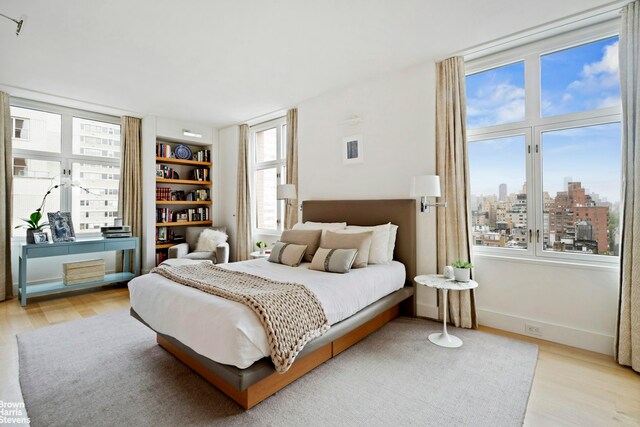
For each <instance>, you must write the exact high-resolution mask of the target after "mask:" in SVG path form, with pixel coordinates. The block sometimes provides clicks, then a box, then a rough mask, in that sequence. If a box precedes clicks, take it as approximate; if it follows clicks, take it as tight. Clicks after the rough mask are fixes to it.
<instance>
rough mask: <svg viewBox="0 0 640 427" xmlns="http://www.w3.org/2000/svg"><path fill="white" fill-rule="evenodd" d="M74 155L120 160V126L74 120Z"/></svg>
mask: <svg viewBox="0 0 640 427" xmlns="http://www.w3.org/2000/svg"><path fill="white" fill-rule="evenodd" d="M73 154H84V155H85V156H97V157H109V158H114V159H119V158H120V125H116V124H113V123H106V122H98V121H95V120H87V119H79V118H77V117H74V118H73Z"/></svg>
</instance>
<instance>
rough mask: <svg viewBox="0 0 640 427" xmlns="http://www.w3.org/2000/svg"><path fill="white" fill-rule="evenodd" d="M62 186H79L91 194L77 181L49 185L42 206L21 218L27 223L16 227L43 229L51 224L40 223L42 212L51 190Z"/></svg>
mask: <svg viewBox="0 0 640 427" xmlns="http://www.w3.org/2000/svg"><path fill="white" fill-rule="evenodd" d="M60 187H78V188H80V189H81V190H83V191H84V192H86V193H89V194H91V192H90V191H89V190H87V189H86V188H84V187H82V186H81V185H80V184H78V183H76V182H66V183H63V184H55V185H52V186H51V187H49V189H48V190H47V192H46V193H44V197H43V198H42V203H40V207H39V208H38V209H36V210H35V212H32V213H31V215H29V218H28V219H27V218H21V219H22V220H23V221H24V222H26V224H20V225H16V226H15V228H26V229H27V230H37V231H41V230H42V229H43V228H44V227H46V226H47V225H49V223H48V222H43V223H42V224H41V223H40V220H41V219H42V212H44V204H45V203H46V202H47V197H49V194H51V192H52V191H53V190H55V189H56V188H60Z"/></svg>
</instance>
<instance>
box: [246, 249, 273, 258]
mask: <svg viewBox="0 0 640 427" xmlns="http://www.w3.org/2000/svg"><path fill="white" fill-rule="evenodd" d="M269 255H271V251H269V253H266V252H262V253H260V251H255V252H251V253H250V254H249V256H250V257H251V259H258V258H269Z"/></svg>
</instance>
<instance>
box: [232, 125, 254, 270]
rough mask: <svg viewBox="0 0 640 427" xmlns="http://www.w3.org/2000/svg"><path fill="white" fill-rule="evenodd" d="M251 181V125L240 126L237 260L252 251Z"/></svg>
mask: <svg viewBox="0 0 640 427" xmlns="http://www.w3.org/2000/svg"><path fill="white" fill-rule="evenodd" d="M249 183H250V181H249V126H248V125H241V126H240V138H239V141H238V189H237V192H236V230H237V237H236V249H235V256H236V259H235V260H236V261H244V260H247V259H249V253H250V252H251V245H252V242H251V240H252V237H251V189H250V184H249Z"/></svg>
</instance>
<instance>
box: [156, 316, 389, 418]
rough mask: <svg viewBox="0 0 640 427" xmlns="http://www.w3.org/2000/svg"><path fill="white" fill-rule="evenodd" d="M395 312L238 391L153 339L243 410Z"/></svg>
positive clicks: (171, 346) (162, 341) (166, 343)
mask: <svg viewBox="0 0 640 427" xmlns="http://www.w3.org/2000/svg"><path fill="white" fill-rule="evenodd" d="M399 310H400V308H399V305H395V306H393V307H391V308H390V309H388V310H387V311H384V312H382V313H380V314H379V315H377V316H376V317H374V318H373V319H371V320H369V321H368V322H366V323H364V324H362V325H360V326H359V327H357V328H356V329H354V330H353V331H351V332H348V333H347V334H345V335H343V336H341V337H338V338H336V339H335V340H334V341H332V342H330V343H328V344H326V345H325V346H323V347H320V348H319V349H317V350H315V351H313V352H311V353H309V354H307V355H305V356H304V357H301V358H300V359H297V360H296V361H295V362H294V363H293V365H292V366H291V368H290V369H289V370H288V371H287V372H285V373H283V374H279V373H277V372H276V373H273V374H271V375H270V376H268V377H266V378H264V379H262V380H260V381H259V382H257V383H255V384H253V385H251V386H249V387H248V388H246V389H245V390H242V391H240V390H237V389H236V388H234V387H232V386H230V385H229V384H228V383H227V382H225V381H224V380H223V379H222V378H220V377H219V376H218V375H216V374H215V373H213V372H212V371H210V370H209V369H207V368H206V367H205V366H204V365H203V364H202V363H200V362H199V361H197V360H196V359H194V358H193V357H192V356H190V355H189V354H187V353H186V352H184V351H183V350H181V349H180V348H178V347H177V346H175V345H174V344H172V343H171V342H169V341H168V340H166V339H165V338H163V337H162V336H160V335H158V336H157V342H158V344H159V345H160V346H161V347H162V348H164V349H165V350H167V351H168V352H169V353H171V354H172V355H174V356H175V357H176V358H178V359H179V360H180V361H182V363H184V364H185V365H187V366H188V367H189V368H191V369H192V370H194V371H195V372H197V373H198V374H200V375H201V376H202V377H203V378H205V379H206V380H207V381H209V382H210V383H211V384H213V385H214V386H216V387H217V388H218V389H219V390H220V391H222V392H223V393H224V394H226V395H227V396H229V397H230V398H231V399H233V400H235V401H236V402H237V403H238V404H239V405H240V406H242V407H243V408H245V409H249V408H251V407H253V406H255V405H257V404H258V403H260V402H262V401H263V400H265V399H266V398H267V397H269V396H271V395H273V394H275V393H276V392H278V391H279V390H282V389H283V388H284V387H286V386H287V385H288V384H291V383H292V382H293V381H295V380H297V379H298V378H300V377H301V376H303V375H304V374H306V373H307V372H309V371H311V370H312V369H313V368H315V367H316V366H320V365H322V364H323V363H324V362H326V361H327V360H329V359H331V358H332V357H334V356H336V355H338V354H340V353H341V352H343V351H344V350H346V349H347V348H349V347H351V346H352V345H354V344H355V343H357V342H358V341H360V340H362V339H363V338H365V337H366V336H367V335H369V334H371V333H372V332H375V331H377V330H378V329H380V328H381V327H383V326H384V325H385V324H387V323H388V322H389V321H391V320H392V319H394V318H396V317H397V316H398V313H399Z"/></svg>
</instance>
